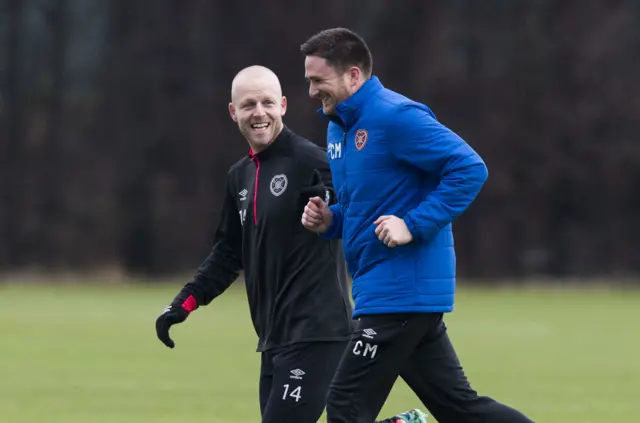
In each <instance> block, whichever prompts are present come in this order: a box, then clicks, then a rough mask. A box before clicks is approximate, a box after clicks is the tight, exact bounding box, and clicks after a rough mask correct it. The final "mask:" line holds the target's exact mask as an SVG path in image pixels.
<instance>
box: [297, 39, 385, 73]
mask: <svg viewBox="0 0 640 423" xmlns="http://www.w3.org/2000/svg"><path fill="white" fill-rule="evenodd" d="M300 51H301V52H302V54H304V55H305V56H318V57H322V58H324V59H326V60H327V62H328V63H329V65H331V66H333V67H334V68H335V69H336V70H338V71H340V72H345V71H346V70H347V69H348V68H349V67H351V66H358V67H359V68H360V69H362V71H363V72H364V74H365V76H367V77H369V76H371V71H372V69H373V58H372V57H371V50H369V47H368V46H367V43H365V41H364V40H363V39H362V37H360V36H359V35H358V34H356V33H355V32H353V31H351V30H349V29H346V28H331V29H325V30H324V31H320V32H319V33H317V34H315V35H314V36H312V37H311V38H309V39H308V40H307V41H306V42H305V43H304V44H302V45H301V46H300Z"/></svg>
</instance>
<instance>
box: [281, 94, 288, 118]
mask: <svg viewBox="0 0 640 423" xmlns="http://www.w3.org/2000/svg"><path fill="white" fill-rule="evenodd" d="M280 107H281V108H282V111H281V112H280V115H281V116H284V114H285V113H287V97H285V96H282V100H280Z"/></svg>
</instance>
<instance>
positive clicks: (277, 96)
mask: <svg viewBox="0 0 640 423" xmlns="http://www.w3.org/2000/svg"><path fill="white" fill-rule="evenodd" d="M286 111H287V99H286V98H285V97H283V96H282V90H281V88H280V82H279V81H278V78H277V76H276V75H275V74H274V73H273V72H271V71H270V70H268V69H266V68H263V67H261V66H252V67H250V68H246V69H244V70H242V71H240V73H238V75H236V77H235V78H234V80H233V84H232V87H231V103H229V114H230V115H231V119H233V121H234V122H236V123H237V124H238V128H239V129H240V132H241V133H242V135H244V137H245V138H246V139H247V141H248V142H249V145H250V146H251V150H252V151H253V152H254V153H259V152H260V151H263V150H264V149H266V148H267V147H268V146H269V145H270V144H271V143H272V142H273V141H274V140H275V139H276V137H277V136H278V135H279V134H280V132H281V131H282V128H283V127H284V123H283V122H282V117H283V116H284V114H285V113H286Z"/></svg>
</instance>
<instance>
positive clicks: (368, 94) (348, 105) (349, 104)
mask: <svg viewBox="0 0 640 423" xmlns="http://www.w3.org/2000/svg"><path fill="white" fill-rule="evenodd" d="M383 88H384V86H383V85H382V83H381V82H380V80H379V79H378V77H377V76H372V77H371V78H369V79H368V80H367V82H365V83H364V84H362V86H361V87H360V89H359V90H358V91H356V92H355V93H353V94H352V95H351V97H349V98H347V99H346V100H345V101H343V102H342V103H339V104H336V115H326V114H325V113H324V112H323V111H322V108H320V109H318V113H320V114H321V115H322V116H324V117H326V118H327V119H329V120H331V121H333V122H335V123H337V124H338V125H340V126H343V127H345V128H351V126H353V124H354V123H355V122H356V120H358V116H359V115H360V109H361V108H362V106H363V105H364V104H365V103H366V102H367V101H368V100H370V99H371V98H373V97H374V96H375V95H376V93H377V92H378V91H380V90H382V89H383Z"/></svg>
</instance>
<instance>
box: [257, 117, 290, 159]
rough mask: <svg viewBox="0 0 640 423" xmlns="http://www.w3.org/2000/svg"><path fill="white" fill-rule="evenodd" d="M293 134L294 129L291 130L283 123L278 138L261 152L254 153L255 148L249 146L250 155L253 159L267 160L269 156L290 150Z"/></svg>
mask: <svg viewBox="0 0 640 423" xmlns="http://www.w3.org/2000/svg"><path fill="white" fill-rule="evenodd" d="M292 135H293V131H291V129H289V128H288V127H287V125H283V126H282V131H280V133H279V134H278V135H277V136H276V139H274V140H273V141H272V142H271V144H269V146H268V147H267V148H265V149H264V150H262V151H261V152H259V153H254V152H253V150H252V149H251V148H249V153H248V154H249V157H250V158H251V159H257V160H266V159H267V158H269V157H272V156H277V155H278V154H280V153H282V152H284V151H286V150H288V148H289V144H290V143H291V138H292V137H291V136H292Z"/></svg>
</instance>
